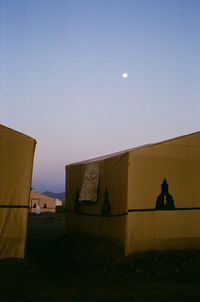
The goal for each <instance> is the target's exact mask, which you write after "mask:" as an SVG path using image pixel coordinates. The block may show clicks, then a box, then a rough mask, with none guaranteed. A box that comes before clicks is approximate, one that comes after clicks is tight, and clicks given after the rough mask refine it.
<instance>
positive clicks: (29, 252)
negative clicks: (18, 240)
mask: <svg viewBox="0 0 200 302" xmlns="http://www.w3.org/2000/svg"><path fill="white" fill-rule="evenodd" d="M199 272H200V250H184V251H171V250H170V251H165V252H156V251H150V252H148V253H136V254H133V255H131V256H129V257H126V258H125V257H123V255H122V252H121V251H120V249H119V248H118V247H116V246H114V245H112V244H111V243H110V242H109V241H107V240H103V239H102V238H94V237H79V236H75V237H74V236H66V235H65V234H64V219H63V215H62V214H59V215H52V214H42V215H38V216H35V215H31V216H29V225H28V237H27V249H26V257H25V259H23V260H22V259H4V260H1V261H0V302H6V301H15V302H18V301H20V302H25V301H26V302H34V301H36V302H40V301H42V302H46V301H48V302H51V301H52V302H54V301H56V302H57V301H58V302H65V301H67V302H68V301H69V302H71V301H74V302H79V301H88V302H90V301H97V302H98V301H105V302H106V301H123V302H126V301H187V300H191V301H198V300H199V299H200V289H199V288H200V274H199Z"/></svg>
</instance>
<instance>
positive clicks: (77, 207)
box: [74, 192, 81, 213]
mask: <svg viewBox="0 0 200 302" xmlns="http://www.w3.org/2000/svg"><path fill="white" fill-rule="evenodd" d="M74 212H75V213H81V206H80V202H79V199H78V192H76V199H75V201H74Z"/></svg>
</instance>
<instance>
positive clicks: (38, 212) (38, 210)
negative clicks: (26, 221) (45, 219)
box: [35, 205, 40, 214]
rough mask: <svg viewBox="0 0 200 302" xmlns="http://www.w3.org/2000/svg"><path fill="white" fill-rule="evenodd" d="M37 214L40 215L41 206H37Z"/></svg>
mask: <svg viewBox="0 0 200 302" xmlns="http://www.w3.org/2000/svg"><path fill="white" fill-rule="evenodd" d="M35 214H40V206H39V205H37V206H36V208H35Z"/></svg>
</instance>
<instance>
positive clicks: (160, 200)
mask: <svg viewBox="0 0 200 302" xmlns="http://www.w3.org/2000/svg"><path fill="white" fill-rule="evenodd" d="M173 209H175V206H174V200H173V197H172V195H170V194H169V192H168V184H167V181H166V179H164V180H163V183H162V185H161V194H160V195H158V197H157V201H156V210H173Z"/></svg>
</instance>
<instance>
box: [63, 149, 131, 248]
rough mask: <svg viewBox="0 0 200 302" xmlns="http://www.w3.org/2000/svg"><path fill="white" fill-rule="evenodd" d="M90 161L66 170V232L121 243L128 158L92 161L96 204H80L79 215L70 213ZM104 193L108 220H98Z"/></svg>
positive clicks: (123, 235)
mask: <svg viewBox="0 0 200 302" xmlns="http://www.w3.org/2000/svg"><path fill="white" fill-rule="evenodd" d="M92 163H94V162H93V161H91V162H87V163H82V164H77V165H69V166H66V209H67V211H68V213H67V214H66V232H73V231H76V232H84V233H93V234H94V233H95V234H98V235H101V236H104V237H107V238H110V239H113V241H115V242H116V243H119V245H123V248H124V243H125V229H126V214H127V202H126V200H127V165H128V155H127V154H123V155H118V156H116V157H114V158H107V159H104V160H101V161H95V163H97V164H98V165H99V168H100V178H99V188H98V200H97V202H96V203H89V202H84V201H82V202H80V208H81V213H80V214H77V213H74V203H75V200H76V198H77V193H80V190H81V185H82V180H83V175H84V171H85V169H86V167H87V165H88V164H92ZM105 189H107V190H108V201H109V204H110V206H111V216H110V217H102V207H103V203H104V198H105Z"/></svg>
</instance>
